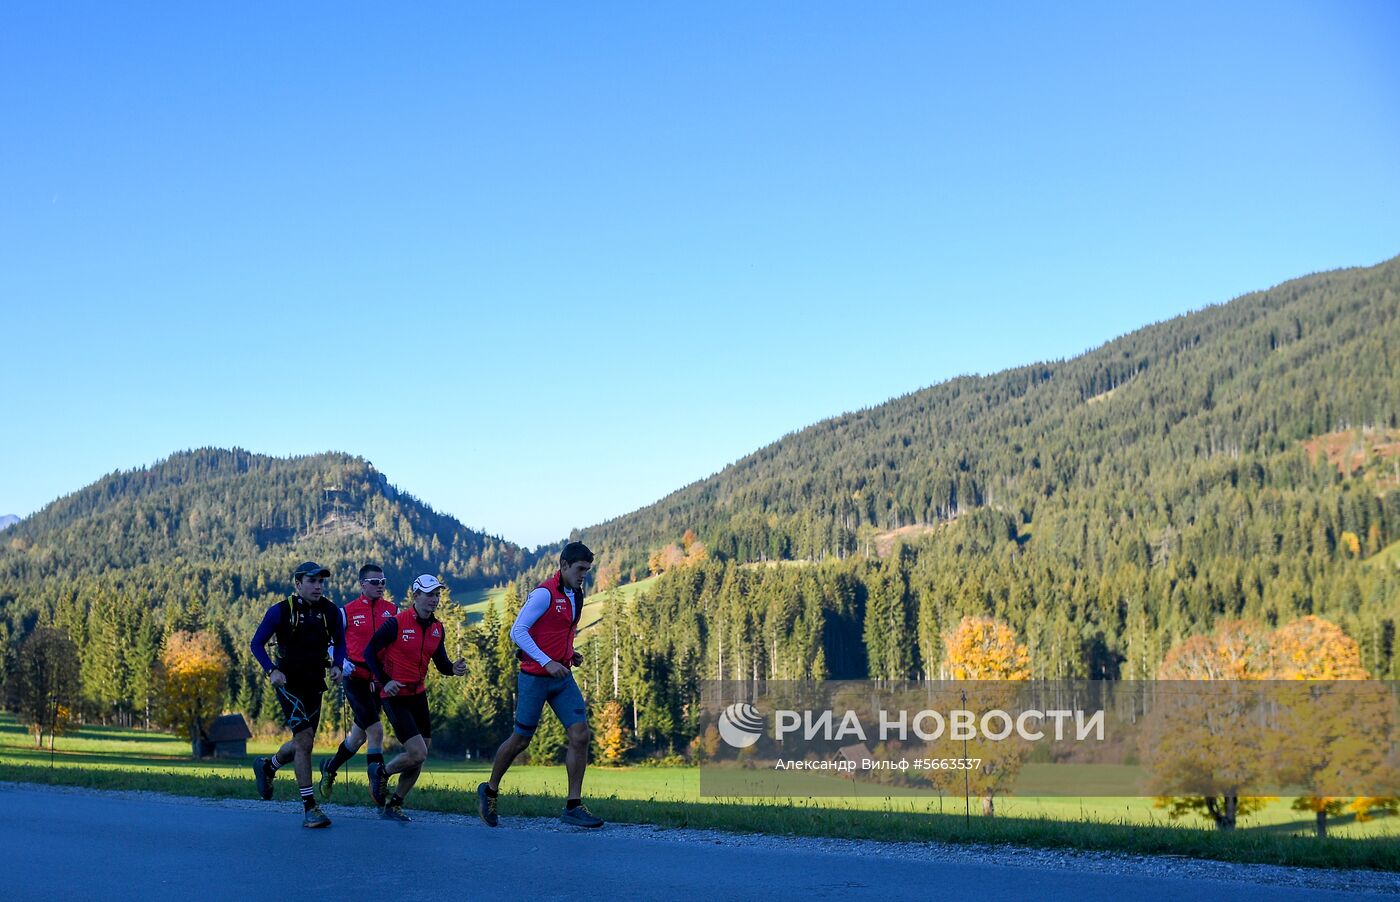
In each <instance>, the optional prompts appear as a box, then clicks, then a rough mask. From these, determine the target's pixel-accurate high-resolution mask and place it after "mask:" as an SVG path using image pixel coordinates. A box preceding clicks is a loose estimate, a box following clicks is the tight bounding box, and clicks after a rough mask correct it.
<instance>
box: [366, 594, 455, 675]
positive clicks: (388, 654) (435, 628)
mask: <svg viewBox="0 0 1400 902" xmlns="http://www.w3.org/2000/svg"><path fill="white" fill-rule="evenodd" d="M394 620H396V621H397V622H398V628H399V634H398V638H396V639H395V640H394V644H392V645H390V646H389V647H388V648H386V649H384V651H383V652H382V653H381V654H380V656H379V660H380V663H382V664H383V665H384V673H386V674H387V675H388V677H389V679H391V680H398V681H399V682H400V683H403V684H404V685H403V688H402V689H400V690H399V694H398V696H397V698H403V697H405V696H408V695H418V694H420V693H422V692H423V691H424V690H425V689H426V685H425V683H424V682H423V681H424V680H425V679H427V676H428V665H429V664H431V663H432V661H433V655H434V654H435V653H436V652H437V650H438V646H439V645H441V644H442V623H441V621H439V620H438V619H437V618H436V617H434V618H433V619H432V620H430V621H428V625H427V626H423V625H422V624H421V623H419V622H418V615H417V614H416V613H414V610H413V606H412V605H409V606H408V607H407V608H404V609H403V610H402V611H400V612H399V613H398V616H396V617H395V618H394ZM379 695H380V696H381V697H382V698H391V697H393V696H388V695H385V694H384V690H383V689H380V690H379Z"/></svg>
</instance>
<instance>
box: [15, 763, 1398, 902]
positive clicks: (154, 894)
mask: <svg viewBox="0 0 1400 902" xmlns="http://www.w3.org/2000/svg"><path fill="white" fill-rule="evenodd" d="M296 807H297V806H295V805H289V804H286V803H259V802H256V801H253V802H208V801H200V800H194V799H180V798H169V797H162V796H153V795H144V794H141V795H138V794H120V795H114V794H104V793H92V792H73V791H55V790H49V789H42V788H34V789H31V788H27V787H17V786H14V785H13V784H9V785H4V786H0V850H3V854H4V856H5V859H6V861H7V863H8V864H7V867H6V870H7V871H8V873H7V874H6V879H5V887H6V892H5V899H6V900H7V902H20V900H28V899H78V898H101V899H103V900H104V902H106V900H113V902H114V900H123V899H141V900H164V899H172V900H174V899H179V900H181V902H217V900H224V899H229V900H246V899H267V900H271V899H298V898H300V899H306V900H308V902H309V900H313V899H317V900H336V902H338V900H350V899H359V898H369V899H396V900H404V902H409V900H413V902H419V900H424V902H426V900H432V902H448V900H458V899H481V898H492V899H501V900H510V899H522V898H528V899H530V900H540V899H564V898H568V899H570V900H575V902H580V900H594V899H596V900H601V902H609V900H613V899H697V898H700V899H704V898H710V899H736V898H737V899H751V898H763V899H766V900H776V899H796V898H801V899H803V900H810V899H827V898H842V899H847V898H849V899H879V900H881V902H889V900H894V899H939V900H955V902H972V900H981V899H1032V898H1033V899H1037V900H1060V899H1063V900H1073V902H1091V900H1112V902H1125V900H1131V902H1144V900H1149V899H1172V900H1175V902H1204V900H1211V899H1228V900H1230V902H1254V900H1258V902H1265V900H1268V902H1281V900H1314V899H1341V898H1347V899H1357V898H1364V897H1365V896H1364V895H1361V894H1354V893H1351V894H1349V893H1340V892H1329V891H1323V890H1318V889H1303V888H1297V887H1285V886H1277V885H1275V886H1258V885H1253V884H1249V883H1244V882H1238V881H1216V880H1199V879H1197V880H1184V879H1173V878H1164V877H1149V876H1137V875H1133V876H1123V875H1115V874H1106V873H1092V872H1075V871H1068V870H1038V869H1033V868H1027V867H1015V866H994V865H988V864H978V863H966V864H963V863H949V862H946V861H916V860H900V859H888V858H878V857H874V856H871V855H853V854H839V853H838V854H833V853H831V852H828V851H812V850H807V849H804V848H802V847H801V844H800V843H787V844H783V846H784V847H782V848H776V849H775V848H770V847H765V846H764V844H762V843H757V844H755V843H753V842H747V843H746V842H745V840H744V839H743V838H742V837H729V838H727V839H724V840H719V841H705V842H698V841H697V842H695V843H691V844H686V843H680V842H676V841H674V839H666V838H657V837H653V836H648V835H646V833H645V831H639V830H636V829H626V830H623V829H614V830H612V831H611V832H610V831H609V830H608V829H607V828H604V829H603V830H598V831H582V830H577V829H571V828H563V827H557V826H556V825H554V824H552V823H551V822H542V821H530V822H524V823H521V822H519V821H517V823H516V825H515V826H514V827H508V826H507V824H506V823H503V826H502V827H501V828H499V829H496V830H491V829H488V828H486V827H484V826H482V825H481V824H479V823H478V822H476V821H475V820H472V819H468V818H461V817H450V816H443V815H426V816H421V815H420V817H419V818H418V819H417V820H415V821H414V823H411V824H395V823H388V822H385V821H382V820H380V819H379V818H378V817H377V816H375V814H374V813H373V812H372V811H371V810H369V809H366V808H341V807H339V806H335V805H328V806H326V810H327V813H329V814H330V815H331V817H332V818H333V819H334V820H335V824H334V826H332V827H331V828H330V829H328V830H304V829H302V828H301V827H300V826H299V823H300V815H299V813H298V812H297V811H296V810H295V808H296ZM1367 895H1369V894H1367ZM1390 898H1394V897H1393V896H1392V897H1390Z"/></svg>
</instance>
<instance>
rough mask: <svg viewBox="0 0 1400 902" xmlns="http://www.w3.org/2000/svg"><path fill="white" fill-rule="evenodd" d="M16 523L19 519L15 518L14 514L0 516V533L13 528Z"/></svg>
mask: <svg viewBox="0 0 1400 902" xmlns="http://www.w3.org/2000/svg"><path fill="white" fill-rule="evenodd" d="M18 522H19V517H16V516H15V515H14V514H5V515H4V516H0V532H3V531H5V530H7V529H9V528H10V527H11V526H14V525H15V524H16V523H18Z"/></svg>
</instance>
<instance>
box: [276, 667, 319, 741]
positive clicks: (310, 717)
mask: <svg viewBox="0 0 1400 902" xmlns="http://www.w3.org/2000/svg"><path fill="white" fill-rule="evenodd" d="M276 689H277V701H278V702H280V703H281V705H282V719H283V722H284V723H285V724H286V725H287V729H289V730H291V731H292V735H293V736H295V735H296V734H297V733H300V732H301V731H302V730H310V731H312V732H313V733H314V732H316V726H317V724H319V723H320V722H321V696H322V695H324V694H325V692H326V684H325V683H324V682H323V681H317V682H314V683H313V682H310V681H298V682H292V681H291V680H288V681H287V684H286V685H285V686H278V687H276Z"/></svg>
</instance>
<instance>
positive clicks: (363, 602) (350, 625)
mask: <svg viewBox="0 0 1400 902" xmlns="http://www.w3.org/2000/svg"><path fill="white" fill-rule="evenodd" d="M342 610H343V612H344V615H345V657H347V658H349V659H350V662H351V663H352V664H354V665H355V670H354V672H353V673H351V674H350V676H351V677H353V678H354V679H357V680H371V679H374V675H373V674H372V673H370V672H369V668H368V667H366V666H365V646H366V645H369V639H370V637H371V636H373V635H374V631H375V630H377V629H379V627H381V626H383V625H384V621H385V620H392V619H394V615H395V614H397V613H398V612H399V609H398V608H397V607H396V606H395V605H394V604H393V603H392V602H389V601H387V600H386V599H383V598H380V599H377V600H376V601H373V602H371V601H370V600H369V599H368V598H366V597H364V596H363V595H361V596H360V597H359V598H357V599H355V600H354V601H352V602H350V603H349V604H347V605H346V606H345V607H344V608H343V609H342Z"/></svg>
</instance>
